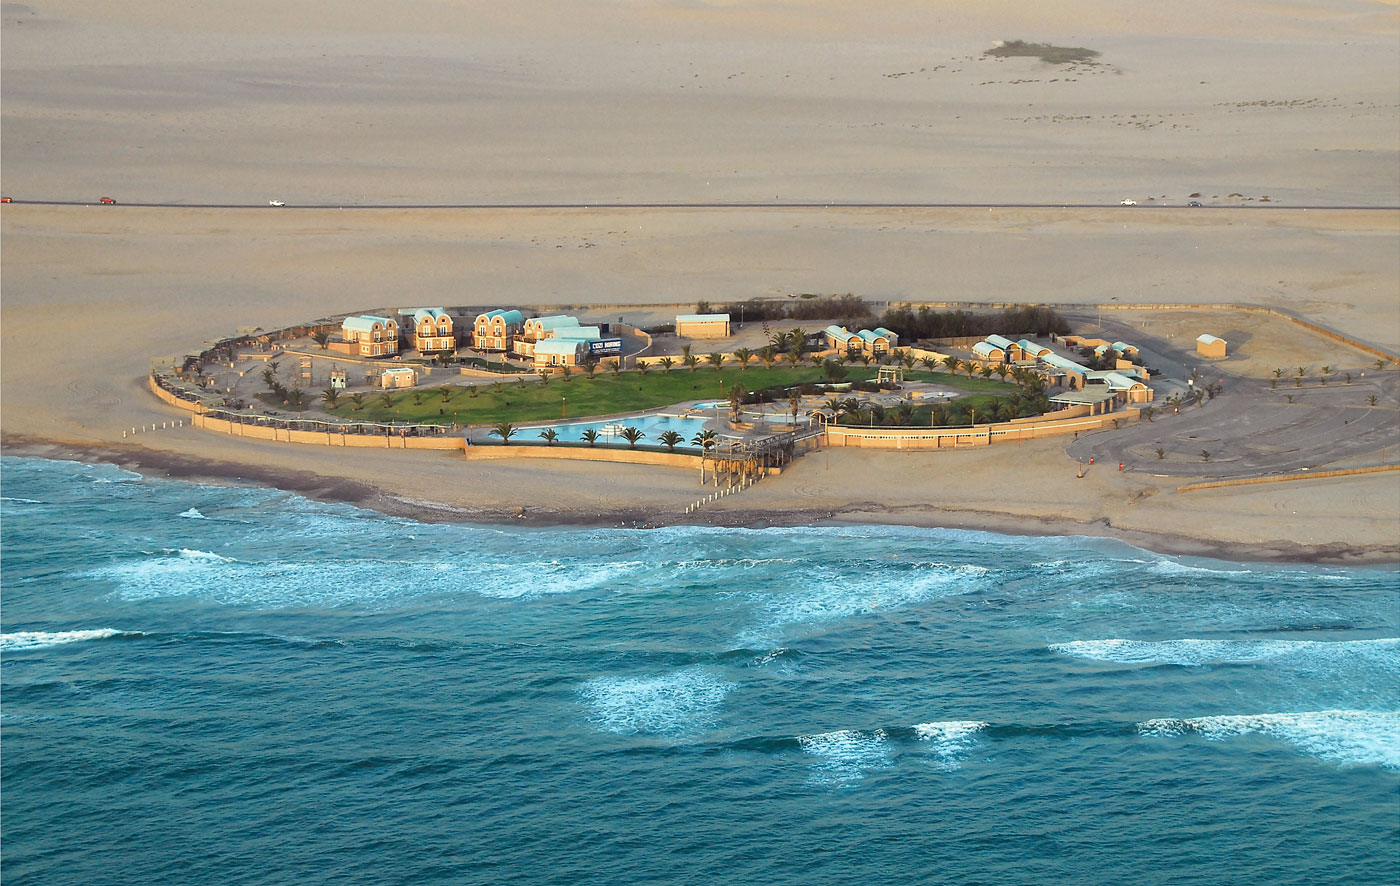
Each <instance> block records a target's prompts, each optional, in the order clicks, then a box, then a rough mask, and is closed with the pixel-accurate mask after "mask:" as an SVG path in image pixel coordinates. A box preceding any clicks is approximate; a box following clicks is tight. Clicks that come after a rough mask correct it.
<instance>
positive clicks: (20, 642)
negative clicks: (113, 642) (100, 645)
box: [0, 628, 129, 652]
mask: <svg viewBox="0 0 1400 886" xmlns="http://www.w3.org/2000/svg"><path fill="white" fill-rule="evenodd" d="M127 633H129V632H128V631H119V630H117V629H116V628H97V629H95V630H90V631H16V632H14V633H12V634H0V650H3V651H7V652H15V651H17V650H20V649H43V648H44V647H46V646H61V645H63V644H65V643H81V642H82V641H84V640H105V639H107V638H108V637H117V636H121V635H124V634H127Z"/></svg>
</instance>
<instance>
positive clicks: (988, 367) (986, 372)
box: [978, 363, 996, 378]
mask: <svg viewBox="0 0 1400 886" xmlns="http://www.w3.org/2000/svg"><path fill="white" fill-rule="evenodd" d="M995 371H996V370H995V369H993V368H992V364H990V363H983V364H982V368H981V369H979V370H978V375H981V376H982V377H983V378H991V377H992V373H993V372H995Z"/></svg>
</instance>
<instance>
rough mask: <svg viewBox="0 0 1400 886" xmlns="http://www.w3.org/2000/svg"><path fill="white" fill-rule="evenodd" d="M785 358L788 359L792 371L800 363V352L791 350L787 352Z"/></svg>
mask: <svg viewBox="0 0 1400 886" xmlns="http://www.w3.org/2000/svg"><path fill="white" fill-rule="evenodd" d="M786 356H787V358H788V363H789V364H790V365H791V366H792V368H793V369H796V368H797V364H799V363H801V362H802V352H801V351H799V350H798V349H797V348H793V349H792V350H790V351H788V352H787V355H786Z"/></svg>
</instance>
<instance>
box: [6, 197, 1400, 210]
mask: <svg viewBox="0 0 1400 886" xmlns="http://www.w3.org/2000/svg"><path fill="white" fill-rule="evenodd" d="M12 203H13V204H16V205H30V206H100V205H102V204H100V203H98V202H97V201H95V200H20V199H14V200H13V201H12ZM116 205H119V206H136V207H142V208H163V209H269V210H271V209H459V210H471V209H526V210H534V209H1122V210H1123V211H1125V212H1128V211H1134V212H1151V211H1152V210H1154V209H1176V210H1194V211H1199V212H1204V211H1207V210H1219V209H1248V210H1251V211H1253V210H1261V211H1267V210H1273V209H1290V210H1298V209H1303V210H1308V209H1316V210H1346V211H1361V212H1394V211H1396V210H1400V206H1331V205H1326V206H1324V205H1319V206H1292V205H1285V204H1280V203H1268V204H1256V205H1253V206H1236V205H1233V204H1230V205H1207V206H1185V205H1173V206H1168V205H1164V204H1153V205H1139V206H1122V205H1120V204H1117V203H866V202H851V201H831V202H825V203H823V202H811V201H800V202H773V203H765V202H752V203H750V202H743V201H725V202H694V203H692V202H686V201H657V202H643V203H608V202H597V203H393V204H390V203H296V204H292V203H288V204H287V205H286V206H268V205H267V204H266V203H140V202H134V201H129V200H120V201H118V203H117V204H116Z"/></svg>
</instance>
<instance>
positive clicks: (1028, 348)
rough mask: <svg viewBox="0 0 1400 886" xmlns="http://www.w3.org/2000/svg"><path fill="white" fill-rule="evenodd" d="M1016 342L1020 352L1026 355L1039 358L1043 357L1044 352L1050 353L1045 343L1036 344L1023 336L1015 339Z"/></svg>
mask: <svg viewBox="0 0 1400 886" xmlns="http://www.w3.org/2000/svg"><path fill="white" fill-rule="evenodd" d="M1016 344H1017V345H1019V346H1020V348H1021V352H1022V353H1024V354H1025V355H1026V356H1027V357H1035V358H1037V359H1039V358H1041V357H1044V356H1045V355H1046V354H1049V353H1051V351H1050V349H1049V348H1047V347H1046V346H1045V345H1038V344H1036V343H1035V342H1033V341H1028V340H1026V339H1024V338H1023V339H1020V340H1019V341H1017V342H1016Z"/></svg>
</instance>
